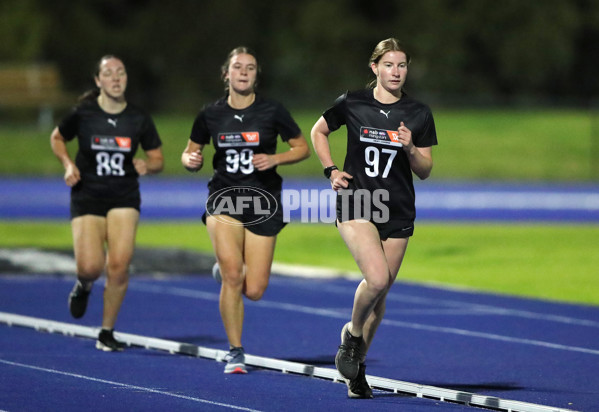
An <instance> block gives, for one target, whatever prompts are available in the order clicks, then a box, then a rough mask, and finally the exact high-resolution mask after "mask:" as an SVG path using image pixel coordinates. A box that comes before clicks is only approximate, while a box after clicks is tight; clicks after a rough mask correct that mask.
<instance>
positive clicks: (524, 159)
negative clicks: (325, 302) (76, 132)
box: [0, 108, 599, 305]
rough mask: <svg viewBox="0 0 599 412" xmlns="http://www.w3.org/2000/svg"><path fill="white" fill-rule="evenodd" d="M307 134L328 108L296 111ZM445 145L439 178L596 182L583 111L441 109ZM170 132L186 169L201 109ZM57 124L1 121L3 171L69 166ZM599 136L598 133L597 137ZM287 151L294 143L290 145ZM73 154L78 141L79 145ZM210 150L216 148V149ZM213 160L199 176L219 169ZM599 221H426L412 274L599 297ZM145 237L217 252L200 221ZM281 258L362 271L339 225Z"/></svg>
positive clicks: (56, 231)
mask: <svg viewBox="0 0 599 412" xmlns="http://www.w3.org/2000/svg"><path fill="white" fill-rule="evenodd" d="M292 112H293V115H294V116H295V118H296V120H297V121H298V123H299V125H300V127H301V128H302V130H303V132H304V134H305V136H306V138H307V139H309V134H310V129H311V128H312V125H313V124H314V122H315V121H316V120H317V118H318V117H319V115H320V112H319V111H292ZM433 112H434V114H435V121H436V126H437V133H438V136H439V143H440V144H439V146H438V147H435V148H434V154H433V157H434V161H435V166H434V169H433V175H432V179H437V180H443V179H462V180H482V181H485V180H502V181H517V180H526V181H553V182H568V181H569V182H581V181H593V179H594V181H597V180H598V179H599V176H597V175H595V176H594V175H593V173H597V170H599V168H597V167H594V166H593V164H594V163H599V159H596V158H595V159H594V158H593V153H594V152H593V150H595V155H594V156H597V154H596V149H597V148H599V142H596V143H594V144H593V143H592V133H591V120H592V119H591V115H590V113H589V112H587V111H582V110H459V111H458V110H447V109H444V108H438V109H435V108H433ZM155 121H156V125H157V127H158V131H159V132H160V135H161V137H162V140H163V151H164V154H165V158H166V167H165V172H164V174H165V175H171V176H172V175H185V176H189V177H192V178H193V177H194V176H195V175H191V174H189V173H187V172H186V171H185V170H184V169H183V168H182V167H181V164H180V160H179V159H180V154H181V151H182V150H183V149H184V147H185V145H186V143H187V139H188V137H189V132H190V130H191V125H192V123H193V116H182V115H172V116H167V115H158V116H155ZM49 135H50V130H47V131H43V132H40V131H39V130H37V129H35V128H34V127H32V126H17V125H14V124H13V125H7V124H6V123H5V122H3V123H2V124H0V144H1V147H2V148H3V154H2V162H0V176H2V175H13V176H14V175H18V176H22V175H36V176H39V175H52V176H56V177H57V179H59V178H60V176H61V175H62V173H63V170H62V167H61V166H60V165H59V163H58V161H57V160H56V159H55V158H54V156H53V155H52V153H51V150H50V145H49ZM595 139H599V137H595ZM345 141H346V139H345V133H344V131H343V130H340V131H338V132H335V133H334V134H333V135H331V138H330V142H331V148H332V153H333V157H334V160H335V162H336V163H337V164H338V165H341V164H342V163H343V156H344V153H345ZM279 148H280V150H284V149H285V148H286V145H284V144H281V145H279ZM69 149H70V150H71V152H72V153H73V152H74V151H75V150H76V143H72V144H70V145H69ZM212 153H213V151H212V148H211V147H208V148H207V149H206V153H205V155H206V156H207V158H211V155H212ZM211 173H212V170H211V167H209V165H208V167H205V168H204V170H202V171H201V172H200V173H199V174H200V176H204V177H207V176H210V175H211ZM280 173H281V174H282V175H283V176H284V177H292V176H293V177H301V176H318V177H320V176H322V174H321V173H322V169H321V167H320V163H319V161H318V159H317V157H316V156H315V155H313V156H312V157H311V158H310V159H308V160H307V161H304V162H301V163H299V164H296V165H293V166H289V167H283V168H281V169H280ZM0 234H2V236H0V247H45V248H65V249H70V248H71V245H72V239H71V233H70V227H69V224H68V222H66V221H65V222H58V223H56V222H22V221H1V220H0ZM598 238H599V226H598V225H592V226H588V227H583V226H575V225H523V224H512V225H486V224H472V225H470V224H418V226H417V232H416V235H415V236H414V238H413V239H412V241H411V244H410V247H409V249H408V255H407V258H406V261H405V263H404V267H403V268H402V270H401V272H400V277H401V278H403V279H407V280H411V281H416V282H440V283H443V284H448V285H455V286H463V287H470V288H475V289H480V290H486V291H493V292H498V293H508V294H514V295H522V296H531V297H539V298H545V299H554V300H560V301H569V302H580V303H587V304H593V305H597V304H599V282H597V280H596V275H594V273H596V268H597V267H599V254H598V253H596V250H595V246H594V245H596V243H597V239H598ZM138 244H139V245H140V246H145V247H157V248H158V247H176V248H184V249H190V250H196V251H205V252H210V253H211V245H210V242H209V239H208V236H207V233H206V229H205V227H204V226H203V225H202V224H201V223H199V222H192V223H190V222H181V223H177V222H168V223H152V222H146V221H143V220H142V222H141V225H140V228H139V235H138ZM275 260H276V261H278V262H283V263H297V264H308V265H316V266H324V267H332V268H338V269H343V270H351V271H355V270H356V266H355V263H354V261H353V259H352V258H351V256H350V255H349V253H348V251H347V250H346V248H345V245H344V244H343V242H342V241H341V239H340V237H339V235H338V233H337V231H336V229H335V228H334V226H332V225H308V224H304V225H301V224H291V225H288V227H287V228H285V230H283V232H282V233H281V235H280V236H279V239H278V246H277V249H276V254H275Z"/></svg>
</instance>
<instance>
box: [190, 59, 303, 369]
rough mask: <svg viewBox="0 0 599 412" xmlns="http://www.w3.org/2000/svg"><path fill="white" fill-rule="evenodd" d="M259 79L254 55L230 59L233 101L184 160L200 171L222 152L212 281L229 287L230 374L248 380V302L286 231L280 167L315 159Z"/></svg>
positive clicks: (223, 302)
mask: <svg viewBox="0 0 599 412" xmlns="http://www.w3.org/2000/svg"><path fill="white" fill-rule="evenodd" d="M258 72H259V67H258V62H257V60H256V57H255V54H254V53H253V52H251V51H250V50H248V49H247V48H246V47H237V48H235V49H233V50H232V51H231V53H229V56H228V58H227V60H226V62H225V63H224V65H223V66H222V78H223V80H224V82H225V87H226V91H227V93H226V96H225V97H224V98H222V99H220V100H218V101H216V102H215V103H212V104H210V105H208V106H206V107H204V108H203V109H202V111H201V112H200V113H199V114H198V116H197V117H196V119H195V122H194V124H193V128H192V131H191V136H190V138H189V141H188V143H187V147H186V148H185V150H184V152H183V154H182V155H181V162H182V163H183V166H184V167H185V168H186V169H187V170H189V171H197V170H199V169H200V168H201V167H202V165H203V163H204V158H203V156H202V149H203V148H204V146H205V145H206V144H209V143H210V139H212V143H213V144H214V146H215V154H214V158H213V159H212V166H213V169H214V176H213V177H212V179H211V180H210V183H209V184H208V189H209V198H208V201H207V202H206V213H205V215H204V216H203V220H204V222H205V223H206V226H207V229H208V233H209V235H210V240H211V241H212V246H213V248H214V253H215V255H216V259H217V264H216V265H215V267H214V268H213V276H214V277H215V279H217V281H219V282H222V286H221V291H220V302H219V309H220V313H221V317H222V321H223V325H224V328H225V332H226V334H227V338H228V340H229V353H228V354H227V356H226V357H225V361H226V362H227V364H226V365H225V370H224V372H225V373H246V372H247V370H246V367H245V354H244V349H243V347H242V344H241V334H242V329H243V314H244V305H243V295H245V296H246V297H247V298H249V299H251V300H259V299H261V298H262V295H263V294H264V291H265V290H266V287H267V286H268V280H269V277H270V268H271V265H272V259H273V254H274V248H275V240H276V236H277V234H278V233H279V231H280V230H281V229H282V228H283V226H284V225H285V223H284V222H283V215H282V209H281V201H280V200H281V199H280V196H281V187H282V179H281V177H280V176H279V175H278V174H277V172H276V167H277V166H279V165H285V164H290V163H295V162H299V161H300V160H303V159H306V158H307V157H308V156H309V155H310V149H309V147H308V143H307V142H306V139H305V138H304V136H303V135H302V133H301V130H300V129H299V127H298V126H297V124H296V122H295V121H294V120H293V118H292V117H291V115H290V114H289V112H288V111H287V110H286V109H285V108H284V107H283V106H282V105H281V104H280V103H278V102H276V101H274V100H270V99H266V98H264V97H263V96H261V95H259V94H256V91H255V87H256V80H257V75H258ZM278 135H280V136H281V138H282V140H283V141H284V142H286V143H287V144H289V146H290V149H289V150H288V151H285V152H282V153H276V145H277V136H278Z"/></svg>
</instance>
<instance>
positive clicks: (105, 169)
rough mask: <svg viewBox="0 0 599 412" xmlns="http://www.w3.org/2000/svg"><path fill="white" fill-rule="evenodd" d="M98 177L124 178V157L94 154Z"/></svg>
mask: <svg viewBox="0 0 599 412" xmlns="http://www.w3.org/2000/svg"><path fill="white" fill-rule="evenodd" d="M96 164H97V165H96V173H97V174H98V176H125V168H124V165H125V155H124V154H122V153H113V154H112V155H111V154H110V153H107V152H98V154H96Z"/></svg>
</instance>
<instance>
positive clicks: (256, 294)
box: [243, 283, 268, 300]
mask: <svg viewBox="0 0 599 412" xmlns="http://www.w3.org/2000/svg"><path fill="white" fill-rule="evenodd" d="M267 286H268V283H267V284H263V285H247V286H246V288H245V291H244V292H243V294H244V295H245V296H246V297H247V298H248V299H250V300H260V299H262V296H264V292H265V291H266V287H267Z"/></svg>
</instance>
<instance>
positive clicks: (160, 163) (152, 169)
mask: <svg viewBox="0 0 599 412" xmlns="http://www.w3.org/2000/svg"><path fill="white" fill-rule="evenodd" d="M145 153H146V159H145V160H144V159H139V158H136V159H133V166H135V170H137V173H138V174H139V175H140V176H143V175H147V174H149V175H153V174H156V173H160V172H162V169H163V168H164V156H163V155H162V148H161V147H159V148H156V149H152V150H146V152H145Z"/></svg>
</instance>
